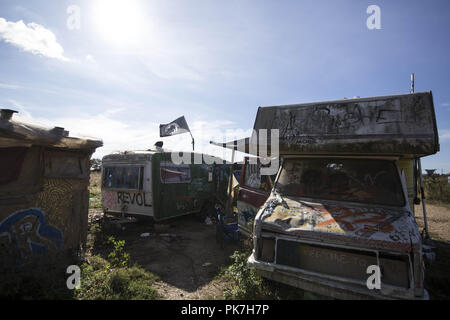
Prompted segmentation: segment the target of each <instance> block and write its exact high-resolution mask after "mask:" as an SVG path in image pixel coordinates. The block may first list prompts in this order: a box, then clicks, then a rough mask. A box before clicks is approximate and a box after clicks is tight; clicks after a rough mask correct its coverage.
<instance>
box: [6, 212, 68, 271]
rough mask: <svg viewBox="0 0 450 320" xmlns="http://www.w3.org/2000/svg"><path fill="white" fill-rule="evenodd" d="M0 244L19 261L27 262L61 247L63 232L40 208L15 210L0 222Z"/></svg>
mask: <svg viewBox="0 0 450 320" xmlns="http://www.w3.org/2000/svg"><path fill="white" fill-rule="evenodd" d="M0 244H1V247H2V248H6V250H8V251H9V253H10V254H12V255H13V256H14V257H16V258H18V260H19V261H22V262H25V261H26V260H29V259H30V258H35V257H39V256H42V255H45V254H46V253H47V252H49V251H53V250H56V249H59V248H61V247H62V245H63V233H62V232H61V231H60V230H59V229H58V228H56V227H54V226H52V225H50V224H48V222H47V220H46V218H45V214H44V212H42V211H41V210H40V209H36V208H33V209H26V210H21V211H17V212H14V213H13V214H11V215H9V216H8V217H7V218H6V219H4V220H3V221H2V222H0Z"/></svg>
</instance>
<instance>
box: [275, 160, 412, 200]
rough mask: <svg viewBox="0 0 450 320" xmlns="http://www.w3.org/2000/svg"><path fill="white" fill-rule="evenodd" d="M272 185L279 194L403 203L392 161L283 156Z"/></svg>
mask: <svg viewBox="0 0 450 320" xmlns="http://www.w3.org/2000/svg"><path fill="white" fill-rule="evenodd" d="M275 189H276V191H277V192H279V193H281V194H282V195H286V196H292V197H305V198H313V199H324V200H337V201H351V202H362V203H368V204H379V205H388V206H404V204H405V200H404V197H403V191H402V187H401V184H400V179H399V175H398V171H397V168H396V166H395V165H394V162H393V161H387V160H368V159H364V160H360V159H329V158H328V159H324V158H307V159H285V161H284V163H283V167H282V169H281V172H280V176H279V178H278V181H277V183H276V186H275Z"/></svg>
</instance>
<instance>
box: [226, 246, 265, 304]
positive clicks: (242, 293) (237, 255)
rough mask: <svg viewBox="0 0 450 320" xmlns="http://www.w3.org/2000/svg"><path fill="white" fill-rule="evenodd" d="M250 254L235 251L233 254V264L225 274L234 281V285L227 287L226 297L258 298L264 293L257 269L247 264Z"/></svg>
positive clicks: (240, 298)
mask: <svg viewBox="0 0 450 320" xmlns="http://www.w3.org/2000/svg"><path fill="white" fill-rule="evenodd" d="M247 258H248V254H246V253H242V252H239V251H235V252H234V254H233V255H232V256H231V259H233V261H234V262H233V264H232V265H230V266H229V267H228V268H227V269H226V270H225V271H224V274H223V276H224V277H225V278H226V279H228V280H231V281H232V282H234V286H233V287H232V288H230V289H225V290H224V293H223V296H224V298H225V299H237V300H243V299H256V298H258V297H260V296H261V294H262V279H261V277H260V276H259V275H258V274H257V273H256V272H255V270H254V269H253V268H251V267H249V266H248V264H247Z"/></svg>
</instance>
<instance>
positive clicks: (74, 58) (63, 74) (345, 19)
mask: <svg viewBox="0 0 450 320" xmlns="http://www.w3.org/2000/svg"><path fill="white" fill-rule="evenodd" d="M73 5H75V6H77V8H79V10H80V11H79V13H80V15H79V16H80V20H79V21H80V28H79V29H78V28H75V29H70V28H69V27H68V25H67V23H68V19H69V18H71V17H73V15H72V14H71V13H73V11H71V13H68V8H69V7H70V6H73ZM369 5H378V6H379V7H380V9H381V29H380V30H369V29H368V28H367V26H366V20H367V18H368V17H369V14H367V13H366V9H367V7H368V6H369ZM449 13H450V2H449V1H437V0H432V1H378V0H373V1H287V0H285V1H261V0H259V1H256V0H255V1H252V0H245V1H232V0H231V1H218V0H217V1H212V0H209V1H207V0H190V1H187V0H185V1H176V0H174V1H139V0H128V1H125V0H114V1H111V0H109V1H101V0H86V1H81V0H71V1H56V0H55V1H45V0H40V1H20V0H2V1H1V2H0V106H2V107H6V108H12V109H16V110H19V111H20V116H19V117H20V118H21V119H22V120H24V121H25V120H30V121H31V120H32V121H35V122H37V123H41V124H44V125H59V126H64V127H66V129H68V130H70V131H71V132H72V133H83V134H86V135H90V136H95V137H99V138H102V139H103V140H104V144H105V146H104V147H103V148H100V149H98V151H97V153H96V154H95V156H97V157H100V156H102V155H104V154H106V153H109V152H111V151H114V150H121V149H130V148H132V149H140V148H148V147H151V146H152V145H153V143H154V142H155V141H156V140H160V138H159V137H158V134H159V131H158V125H159V124H160V123H168V122H170V121H172V120H174V119H175V118H177V117H179V116H181V115H184V116H185V117H186V119H187V121H188V123H189V125H190V127H191V130H192V131H193V134H194V137H195V138H196V147H197V148H198V150H203V151H205V152H208V153H214V154H216V155H219V156H221V155H222V154H221V153H222V150H219V151H220V153H219V154H218V150H217V147H214V146H209V145H208V141H209V140H210V139H212V138H213V139H215V140H219V141H222V140H223V139H224V137H225V139H233V138H242V137H244V136H248V135H249V134H250V129H251V128H252V126H253V123H254V119H255V115H256V110H257V108H258V106H267V105H279V104H290V103H301V102H311V101H321V100H334V99H340V98H343V97H353V96H360V97H366V96H377V95H390V94H401V93H407V92H409V89H410V74H411V73H412V72H414V73H415V76H416V92H419V91H427V90H432V91H433V97H434V104H435V110H436V115H437V123H438V130H439V135H440V144H441V151H440V152H439V153H438V154H437V155H433V156H429V157H426V158H424V159H423V167H424V168H436V169H439V171H440V170H441V169H443V170H444V172H450V161H448V159H449V158H450V151H449V150H450V149H449V146H450V90H448V89H449V86H450V74H449V71H450V60H449V51H450V42H449V41H448V33H449V30H450V19H449V18H448V15H449ZM20 21H23V22H22V23H20ZM163 140H164V141H165V145H166V146H167V147H168V148H171V149H185V150H189V148H190V136H189V135H179V136H174V137H169V138H164V139H163ZM223 156H225V155H223Z"/></svg>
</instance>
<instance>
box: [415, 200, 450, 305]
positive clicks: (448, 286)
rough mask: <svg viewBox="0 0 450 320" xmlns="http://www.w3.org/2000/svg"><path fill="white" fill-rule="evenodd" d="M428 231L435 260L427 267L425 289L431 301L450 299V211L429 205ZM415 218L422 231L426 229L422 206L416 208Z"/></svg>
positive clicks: (427, 243)
mask: <svg viewBox="0 0 450 320" xmlns="http://www.w3.org/2000/svg"><path fill="white" fill-rule="evenodd" d="M426 212H427V221H428V230H429V234H430V238H431V240H429V241H425V244H426V245H429V246H431V247H432V252H434V254H435V260H434V261H433V262H432V263H431V265H427V266H426V271H425V279H426V281H425V288H427V290H428V292H429V294H430V297H431V299H446V300H448V299H450V210H449V209H448V208H446V207H444V206H439V205H433V204H427V205H426ZM415 216H416V221H417V224H418V225H419V227H420V230H422V229H423V228H424V219H423V211H422V206H421V205H420V206H415Z"/></svg>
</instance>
